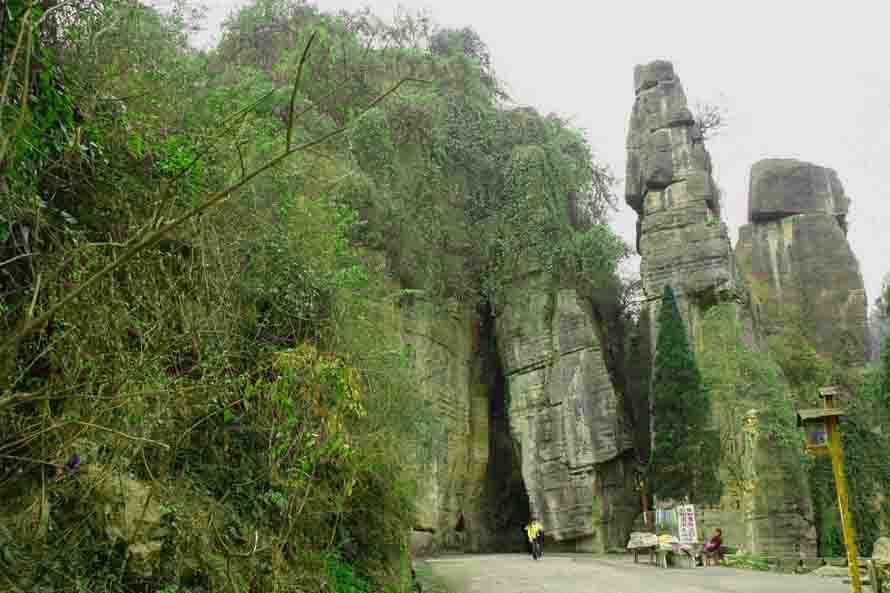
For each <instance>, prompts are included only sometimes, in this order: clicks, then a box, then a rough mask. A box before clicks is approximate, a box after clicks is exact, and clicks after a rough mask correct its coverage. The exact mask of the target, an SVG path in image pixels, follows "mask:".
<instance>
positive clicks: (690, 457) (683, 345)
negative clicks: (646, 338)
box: [649, 286, 720, 502]
mask: <svg viewBox="0 0 890 593" xmlns="http://www.w3.org/2000/svg"><path fill="white" fill-rule="evenodd" d="M652 395H653V399H654V415H655V427H654V429H655V438H654V446H653V449H652V455H651V457H650V465H649V477H650V482H651V489H652V493H653V494H655V495H657V496H659V497H661V498H674V499H682V498H683V497H685V496H687V495H688V496H690V498H691V500H692V501H694V502H713V501H715V500H716V499H717V498H719V494H720V485H719V482H718V479H717V462H718V460H719V446H720V441H719V434H718V433H717V431H716V430H713V429H712V428H711V426H710V420H711V402H710V397H709V395H708V392H707V390H706V389H705V386H704V384H703V382H702V378H701V373H700V372H699V370H698V365H697V364H696V362H695V357H694V355H693V353H692V350H691V349H690V348H689V341H688V339H687V337H686V328H685V327H684V324H683V319H682V317H681V316H680V311H679V309H678V308H677V301H676V299H675V297H674V291H673V290H672V289H671V287H670V286H665V288H664V296H663V299H662V303H661V312H660V313H659V316H658V340H657V342H656V346H655V375H654V377H653V383H652Z"/></svg>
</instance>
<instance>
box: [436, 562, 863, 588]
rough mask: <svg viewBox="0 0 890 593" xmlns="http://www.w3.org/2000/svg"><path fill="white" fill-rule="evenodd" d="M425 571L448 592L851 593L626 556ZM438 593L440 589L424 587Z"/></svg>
mask: <svg viewBox="0 0 890 593" xmlns="http://www.w3.org/2000/svg"><path fill="white" fill-rule="evenodd" d="M426 562H427V564H426V566H427V567H428V568H426V569H425V570H424V571H423V572H425V573H429V571H430V570H431V571H432V575H433V577H434V579H435V580H436V581H438V582H440V583H441V584H443V585H445V586H447V588H448V593H848V592H849V591H850V588H849V587H850V586H849V585H846V584H844V583H843V582H842V580H841V579H838V578H823V577H815V576H809V575H785V574H778V573H770V572H758V571H753V570H736V569H732V568H723V567H708V568H701V567H699V568H695V569H687V568H669V569H662V568H657V567H655V566H652V565H650V564H643V563H641V564H634V563H633V559H632V558H627V557H624V556H608V557H592V556H584V555H580V554H578V555H572V554H553V555H546V554H545V556H544V558H542V559H541V560H539V561H537V562H535V561H534V560H532V558H531V556H529V555H527V554H526V555H519V554H512V555H511V554H493V555H484V556H482V555H480V556H470V555H467V556H449V557H443V558H433V559H430V560H428V561H426ZM428 591H434V592H435V593H439V591H437V587H436V586H434V585H431V586H428V587H426V588H425V589H424V593H427V592H428Z"/></svg>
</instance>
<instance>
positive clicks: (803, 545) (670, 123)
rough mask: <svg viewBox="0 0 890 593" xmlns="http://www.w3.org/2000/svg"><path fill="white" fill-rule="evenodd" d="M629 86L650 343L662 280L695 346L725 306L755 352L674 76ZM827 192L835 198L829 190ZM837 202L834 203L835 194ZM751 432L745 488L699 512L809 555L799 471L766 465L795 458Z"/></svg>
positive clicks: (632, 185)
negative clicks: (711, 316)
mask: <svg viewBox="0 0 890 593" xmlns="http://www.w3.org/2000/svg"><path fill="white" fill-rule="evenodd" d="M634 89H635V93H636V99H635V101H634V107H633V111H632V113H631V118H630V129H629V132H628V138H627V150H628V158H627V176H626V181H625V183H626V185H625V199H626V201H627V203H628V205H630V206H631V207H632V208H633V209H634V210H636V212H637V214H638V215H639V219H638V223H637V250H638V252H639V254H640V256H641V258H642V261H641V277H642V282H643V290H644V292H645V294H646V296H647V297H648V299H650V301H649V305H648V307H649V318H650V319H651V320H652V324H653V326H652V331H651V332H650V334H651V336H652V338H651V340H652V345H653V346H654V345H655V343H656V342H657V335H656V329H657V328H656V327H655V326H654V320H656V319H657V318H658V308H659V306H660V303H659V302H658V301H659V297H660V296H661V294H662V290H663V288H664V286H665V285H666V284H669V285H670V286H671V287H672V288H673V290H674V293H675V295H676V296H677V301H678V305H679V306H680V310H681V314H682V315H683V317H684V320H685V321H686V324H687V328H688V331H689V335H690V343H691V344H693V345H694V347H695V348H696V350H698V351H700V348H701V347H702V346H700V342H701V340H700V338H701V335H700V334H699V331H700V330H699V327H700V325H701V324H700V322H701V320H702V318H703V317H704V315H705V314H706V313H707V312H708V310H709V309H710V308H711V307H712V306H713V305H716V304H719V303H728V304H729V305H730V306H731V307H732V310H733V311H734V314H733V317H734V319H733V320H731V321H730V323H732V324H733V331H735V330H734V327H736V326H738V327H741V328H742V330H743V331H742V336H741V337H742V339H743V340H744V341H745V342H746V343H747V344H748V345H749V346H750V347H753V348H755V349H756V348H758V344H760V342H761V340H760V339H759V338H760V335H759V331H758V328H757V327H756V324H755V319H756V318H755V316H754V315H753V313H752V311H751V309H750V301H749V295H748V290H747V287H746V286H745V283H744V281H743V280H742V278H741V276H740V275H739V273H738V272H737V270H736V263H735V258H734V255H733V252H732V247H731V245H730V241H729V236H728V232H727V228H726V225H725V224H724V223H723V221H722V220H721V218H720V198H719V192H718V190H717V188H716V186H715V184H714V181H713V178H712V176H711V159H710V156H709V155H708V151H707V149H706V148H705V145H704V140H703V137H702V133H701V130H700V129H699V126H698V124H697V123H696V122H695V120H694V117H693V116H692V114H691V113H690V111H689V109H688V106H687V103H686V96H685V93H684V91H683V87H682V85H681V83H680V80H679V79H678V78H677V76H676V74H675V73H674V69H673V66H672V65H671V64H670V63H669V62H665V61H656V62H652V63H650V64H646V65H643V66H638V67H637V68H636V70H635V72H634ZM834 182H836V177H835V178H834V179H833V180H832V181H831V183H832V184H833V183H834ZM766 185H767V186H770V185H769V183H766ZM838 185H839V184H838ZM770 187H771V186H770ZM830 187H834V186H833V185H830ZM828 194H829V195H833V194H831V192H830V191H828ZM826 200H828V198H826ZM837 203H838V204H840V203H841V199H840V197H838V200H837ZM783 204H784V203H783V202H781V201H780V200H779V201H777V200H775V199H774V198H773V197H772V196H771V195H768V194H764V197H763V203H762V205H761V206H759V208H760V209H762V211H763V212H764V213H766V212H771V213H784V211H783V210H782V208H784V205H783ZM772 215H775V214H772ZM835 225H836V226H837V223H835ZM714 407H715V410H714V412H715V414H714V416H715V419H716V421H717V422H718V423H719V424H720V428H721V431H723V432H724V434H738V432H739V431H741V430H742V429H743V427H742V426H735V425H734V424H732V423H733V422H736V421H737V420H732V419H731V418H732V415H731V414H728V413H727V412H728V410H724V409H723V407H722V404H721V402H719V401H715V402H714ZM727 407H728V406H727ZM656 415H657V410H654V411H652V410H650V415H649V417H650V418H655V417H656ZM755 418H756V416H755ZM727 423H730V424H727ZM752 426H753V427H754V428H751V427H748V430H749V432H750V433H751V435H752V436H751V438H750V439H748V441H749V446H748V448H747V453H746V455H745V458H746V459H747V460H748V463H746V464H745V465H746V470H745V473H746V476H747V477H746V483H747V484H748V486H749V489H748V490H747V491H745V492H741V493H739V492H733V493H726V494H725V495H724V497H723V500H722V501H721V504H720V506H719V507H718V508H714V509H708V510H707V511H708V512H707V514H708V515H709V516H711V517H714V518H715V520H719V521H720V522H721V523H722V524H723V526H724V527H726V526H731V528H730V529H729V530H727V539H728V541H730V542H731V543H732V544H736V545H744V546H745V547H746V548H747V549H749V550H753V551H759V552H769V553H798V552H812V551H813V550H814V538H813V534H812V533H811V531H812V529H811V528H810V527H809V525H810V522H809V521H808V520H807V519H808V518H809V516H808V513H809V511H808V510H807V505H800V504H798V501H799V499H800V497H801V496H805V494H802V493H805V492H807V488H806V483H805V479H804V477H803V474H802V473H800V472H796V471H792V472H784V471H781V472H778V473H777V470H776V464H775V463H773V462H774V461H775V460H776V459H780V458H781V459H789V460H790V461H789V464H787V465H789V466H793V465H794V463H793V459H794V457H793V455H791V452H790V451H786V450H781V449H779V448H778V446H777V445H774V444H773V443H771V442H770V441H769V439H765V438H762V434H761V433H762V431H758V430H757V429H756V421H754V424H753V425H752ZM724 471H725V470H724Z"/></svg>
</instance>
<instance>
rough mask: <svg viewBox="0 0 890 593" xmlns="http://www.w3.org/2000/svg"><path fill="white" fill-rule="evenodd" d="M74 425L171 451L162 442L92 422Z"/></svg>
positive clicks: (79, 421) (77, 422)
mask: <svg viewBox="0 0 890 593" xmlns="http://www.w3.org/2000/svg"><path fill="white" fill-rule="evenodd" d="M72 424H79V425H81V426H86V427H89V428H95V429H96V430H104V431H106V432H110V433H112V434H116V435H117V436H120V437H124V438H125V439H130V440H131V441H140V442H143V443H150V444H152V445H157V446H158V447H162V448H164V449H169V448H170V445H168V444H167V443H162V442H160V441H155V440H152V439H146V438H144V437H137V436H133V435H131V434H127V433H125V432H121V431H119V430H114V429H113V428H108V427H107V426H99V425H98V424H93V423H92V422H84V421H82V420H75V421H73V422H72Z"/></svg>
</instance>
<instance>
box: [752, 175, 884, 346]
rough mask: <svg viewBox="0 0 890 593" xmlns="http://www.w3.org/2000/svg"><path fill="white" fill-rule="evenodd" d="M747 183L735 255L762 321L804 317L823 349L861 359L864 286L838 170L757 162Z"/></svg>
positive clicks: (771, 324) (773, 326)
mask: <svg viewBox="0 0 890 593" xmlns="http://www.w3.org/2000/svg"><path fill="white" fill-rule="evenodd" d="M783 175H787V178H786V177H784V176H783ZM817 182H818V183H817ZM750 187H751V194H750V196H749V204H750V209H751V212H752V215H751V223H750V224H748V225H746V226H744V227H742V228H741V229H740V230H739V242H738V245H737V246H736V260H737V265H738V268H739V270H740V272H741V273H742V274H743V276H744V277H745V279H746V281H747V283H748V285H749V286H750V288H751V293H752V299H753V302H754V305H755V308H756V311H757V313H758V316H759V318H760V320H761V322H762V325H763V326H764V327H765V328H766V330H767V331H768V332H777V331H779V330H780V329H781V327H782V326H783V324H786V323H788V322H789V321H794V320H800V319H802V320H806V322H807V323H806V324H804V325H805V327H806V328H807V330H808V337H809V338H810V339H811V340H812V342H813V344H814V346H815V347H816V349H817V350H818V351H819V352H820V353H822V354H825V355H830V356H835V357H837V356H840V357H842V359H843V360H845V361H847V362H852V363H859V362H863V361H864V360H865V356H866V350H867V340H868V327H867V316H866V312H867V303H866V298H865V288H864V284H863V280H862V275H861V273H860V270H859V263H858V261H857V260H856V256H855V255H854V254H853V251H852V249H851V248H850V245H849V243H848V242H847V238H846V231H845V229H844V227H843V223H842V216H843V214H844V213H846V210H847V208H848V205H849V200H848V199H847V198H846V197H845V196H844V194H843V188H842V187H841V184H840V181H839V180H838V179H837V175H836V174H835V173H834V171H831V170H830V169H825V168H823V167H817V166H815V165H810V164H808V163H801V162H800V161H793V160H769V161H761V162H759V163H757V164H756V165H755V166H754V167H753V168H752V170H751V186H750ZM783 192H786V193H784V194H783Z"/></svg>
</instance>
